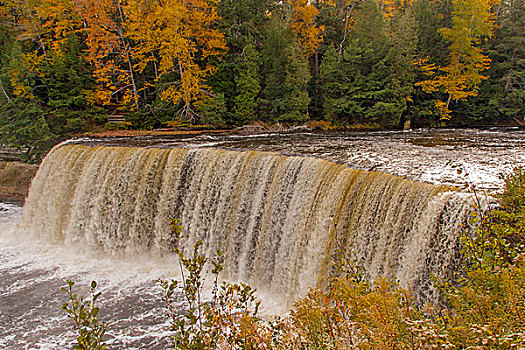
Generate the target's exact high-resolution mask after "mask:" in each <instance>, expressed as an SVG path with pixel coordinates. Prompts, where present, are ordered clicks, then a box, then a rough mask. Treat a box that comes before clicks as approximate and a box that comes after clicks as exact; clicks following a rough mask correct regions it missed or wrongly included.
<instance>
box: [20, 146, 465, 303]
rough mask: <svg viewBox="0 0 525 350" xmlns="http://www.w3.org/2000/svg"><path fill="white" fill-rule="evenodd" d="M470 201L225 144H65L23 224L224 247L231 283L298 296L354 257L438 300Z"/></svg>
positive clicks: (105, 237)
mask: <svg viewBox="0 0 525 350" xmlns="http://www.w3.org/2000/svg"><path fill="white" fill-rule="evenodd" d="M467 198H468V195H466V194H464V193H461V192H457V191H454V190H452V189H450V188H447V187H445V186H436V185H430V184H424V183H418V182H414V181H410V180H406V179H403V178H401V177H396V176H392V175H388V174H383V173H377V172H365V171H360V170H355V169H351V168H349V167H347V166H345V165H341V164H336V163H333V162H329V161H326V160H320V159H316V158H311V157H293V156H284V155H280V154H276V153H267V152H255V151H245V152H238V151H226V150H219V149H190V150H188V149H171V150H167V149H155V148H134V147H104V146H96V147H91V146H83V145H72V144H66V145H59V146H57V147H55V148H54V149H53V150H52V151H51V152H50V153H49V154H48V156H47V157H46V158H45V159H44V161H43V163H42V165H41V167H40V169H39V171H38V173H37V176H36V177H35V179H34V180H33V184H32V187H31V191H30V194H29V197H28V198H27V201H26V204H25V207H24V212H23V216H22V224H21V225H23V226H25V227H26V228H27V229H31V230H32V231H33V232H34V233H35V234H37V235H40V236H44V237H46V238H48V239H50V240H56V241H58V242H84V243H86V244H89V245H90V246H93V247H98V248H100V249H102V250H105V251H108V252H111V253H119V254H133V253H144V252H149V253H150V254H166V253H168V252H170V251H171V248H172V247H171V246H172V244H173V237H172V236H171V232H170V231H169V228H168V224H167V223H168V220H169V218H172V217H176V218H179V219H180V220H181V221H182V223H183V225H184V229H185V230H186V232H187V236H186V238H185V240H184V242H182V243H183V246H185V247H186V249H188V248H189V247H191V246H192V245H193V243H194V242H195V241H196V240H199V239H200V240H203V242H204V248H205V249H206V250H207V251H208V254H209V255H211V254H212V252H213V251H215V249H216V248H217V246H218V244H219V242H221V243H222V245H223V247H224V250H225V254H226V269H225V277H226V278H230V279H238V280H244V281H247V282H251V283H253V284H255V285H256V286H257V287H260V288H265V289H268V290H271V291H273V292H276V293H280V294H281V295H282V296H283V297H284V298H293V297H295V296H298V295H301V294H302V293H304V292H305V291H306V290H307V289H308V288H309V287H312V286H316V285H321V286H322V285H323V284H324V283H325V282H326V279H327V278H328V276H329V275H330V273H332V262H333V261H334V260H335V259H339V258H341V256H342V255H348V254H349V253H350V252H352V254H353V255H355V257H356V259H357V260H358V261H359V262H360V263H362V264H363V266H364V268H365V271H366V274H367V276H368V277H370V278H376V277H378V276H381V275H383V276H387V277H390V278H395V279H398V280H399V281H400V282H401V283H402V285H404V286H410V287H411V288H412V289H413V291H414V293H415V294H416V295H417V296H418V299H420V300H424V299H426V298H428V297H432V294H433V293H434V292H433V290H432V288H430V286H429V276H430V274H432V273H441V272H443V271H447V270H450V269H451V268H453V266H454V264H455V263H456V262H457V238H456V235H457V225H458V223H460V222H462V221H464V220H465V218H466V216H467V215H468V213H469V211H470V205H469V204H468V200H467Z"/></svg>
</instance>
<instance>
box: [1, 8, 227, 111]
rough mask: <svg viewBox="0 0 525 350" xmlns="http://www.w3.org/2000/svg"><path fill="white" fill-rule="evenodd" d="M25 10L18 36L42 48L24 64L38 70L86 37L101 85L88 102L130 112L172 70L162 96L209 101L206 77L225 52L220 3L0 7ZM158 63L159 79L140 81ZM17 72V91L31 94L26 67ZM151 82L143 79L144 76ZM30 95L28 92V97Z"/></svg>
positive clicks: (186, 103) (189, 102) (186, 104)
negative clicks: (68, 43) (73, 41)
mask: <svg viewBox="0 0 525 350" xmlns="http://www.w3.org/2000/svg"><path fill="white" fill-rule="evenodd" d="M13 7H14V8H16V10H18V11H19V12H21V13H23V14H24V16H23V22H24V23H23V25H21V26H20V37H22V38H23V40H27V39H26V38H28V39H30V40H32V41H34V42H37V43H38V46H37V47H36V48H35V49H34V50H33V51H31V52H29V53H28V54H25V55H24V57H22V61H23V62H20V63H21V65H24V66H26V67H27V68H29V69H30V70H31V71H33V72H36V73H37V74H38V71H39V70H41V69H45V61H46V60H49V59H52V57H55V56H59V55H61V50H62V47H63V45H64V44H65V42H66V41H67V40H68V37H69V36H70V35H73V34H80V35H83V36H84V38H85V39H84V42H85V45H86V49H85V60H86V61H87V62H88V63H89V64H90V65H91V67H92V69H93V75H94V77H95V80H96V83H97V88H96V89H95V90H94V91H86V92H85V93H86V96H87V97H88V99H89V100H90V101H91V102H92V103H94V104H99V105H105V106H114V107H115V108H119V109H124V110H133V109H138V108H139V104H140V93H141V91H143V90H144V89H147V88H148V87H151V86H154V85H155V83H156V82H157V81H158V80H159V79H161V78H162V77H163V76H166V75H170V74H171V75H173V74H174V75H175V76H174V77H172V76H170V80H174V81H173V82H169V83H167V84H164V85H162V86H160V87H158V88H159V89H160V91H161V97H162V99H164V100H168V101H170V102H173V103H174V104H177V103H179V102H181V101H182V103H183V105H184V110H185V111H186V112H187V113H190V112H191V108H190V106H191V105H192V104H194V103H195V102H196V101H197V100H199V99H202V98H205V97H206V96H207V94H208V89H207V87H206V85H205V83H204V81H205V78H206V77H207V76H208V75H209V74H212V73H213V71H214V68H213V66H212V65H211V64H209V62H208V61H209V58H210V57H211V56H217V55H220V54H221V53H223V52H225V50H226V44H225V40H224V36H223V34H222V33H221V32H219V31H218V30H217V29H216V28H215V27H216V22H217V21H218V20H219V16H218V15H217V12H216V1H206V0H166V1H148V0H143V1H125V0H41V1H35V2H34V3H30V2H26V3H25V4H21V3H14V2H13V4H11V3H7V2H1V3H0V11H2V13H4V12H5V13H8V12H9V11H11V10H12V8H13ZM148 65H150V66H153V69H154V71H155V82H151V81H142V82H141V84H140V86H139V83H138V82H137V81H138V80H139V77H138V75H139V74H140V73H142V72H143V71H144V70H145V69H146V68H147V66H148ZM17 71H18V70H16V69H15V70H13V72H12V74H11V76H12V79H11V80H12V83H13V85H14V86H15V87H16V86H19V88H18V89H15V94H17V92H18V95H19V96H24V95H27V93H26V92H25V90H24V88H23V87H24V84H23V82H22V81H23V77H21V76H20V75H21V74H19V73H21V72H22V71H23V69H22V68H21V69H20V70H19V72H17ZM143 80H145V79H143ZM27 97H30V96H27Z"/></svg>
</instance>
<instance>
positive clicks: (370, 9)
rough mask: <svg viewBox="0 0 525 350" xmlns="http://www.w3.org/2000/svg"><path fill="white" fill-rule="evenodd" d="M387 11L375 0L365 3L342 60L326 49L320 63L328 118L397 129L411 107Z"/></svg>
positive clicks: (399, 53)
mask: <svg viewBox="0 0 525 350" xmlns="http://www.w3.org/2000/svg"><path fill="white" fill-rule="evenodd" d="M400 55H402V51H399V52H397V53H396V52H395V51H392V48H391V44H390V41H389V38H388V36H387V34H386V32H385V21H384V16H383V14H382V13H381V12H380V11H379V9H378V7H377V3H376V2H375V1H374V0H367V1H365V2H364V3H363V4H362V6H361V8H360V9H359V11H358V12H357V13H356V16H355V27H354V29H353V31H352V33H351V37H350V41H349V43H348V45H347V47H346V48H345V50H344V51H343V54H342V55H341V56H340V57H339V58H337V56H336V53H335V52H334V49H331V50H330V51H328V52H327V55H326V57H325V61H323V64H322V65H321V76H322V79H323V84H324V85H323V90H324V99H325V102H324V109H325V115H326V117H327V118H328V119H329V120H331V121H332V122H334V123H342V124H358V123H360V124H365V125H367V126H371V127H387V128H392V127H396V126H398V125H399V123H400V120H401V114H402V113H403V112H404V110H405V109H406V100H407V97H409V95H410V89H408V91H403V89H407V87H406V85H407V84H409V82H408V83H407V82H404V81H403V79H404V80H410V79H406V78H404V77H402V76H401V75H397V74H398V73H400V72H396V71H395V69H396V66H395V65H394V63H395V62H394V61H395V60H396V59H400Z"/></svg>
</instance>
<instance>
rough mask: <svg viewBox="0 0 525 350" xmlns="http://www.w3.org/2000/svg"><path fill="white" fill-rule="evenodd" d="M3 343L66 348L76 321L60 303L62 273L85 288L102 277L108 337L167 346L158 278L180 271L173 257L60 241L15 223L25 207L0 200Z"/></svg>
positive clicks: (132, 345) (121, 344)
mask: <svg viewBox="0 0 525 350" xmlns="http://www.w3.org/2000/svg"><path fill="white" fill-rule="evenodd" d="M0 210H1V211H0V349H67V348H71V346H72V344H73V343H74V339H75V334H74V333H73V331H72V330H73V327H72V322H71V321H70V320H69V319H68V318H67V317H66V314H65V312H64V311H62V310H61V306H62V303H63V302H65V301H66V294H65V293H64V292H62V291H60V288H61V287H63V286H64V285H65V283H64V282H63V281H62V280H63V279H64V278H66V279H70V280H74V281H76V285H75V288H76V290H77V291H78V292H80V293H81V294H84V295H85V294H86V293H87V288H88V285H89V283H90V281H92V280H97V281H98V282H99V286H100V290H101V291H102V293H103V294H102V297H101V298H100V299H99V300H100V306H101V307H102V312H101V316H102V318H103V320H105V321H109V320H115V321H116V322H114V323H112V324H111V326H110V327H109V331H108V333H107V338H108V339H107V343H108V344H109V345H111V347H112V348H115V349H145V348H147V349H165V348H166V347H167V344H168V336H169V333H168V332H167V326H168V324H167V322H168V319H167V317H166V313H165V310H164V307H163V304H162V302H161V291H160V288H158V287H157V286H156V282H155V281H156V279H157V278H159V277H167V276H176V275H177V272H176V270H175V269H174V268H173V267H174V266H176V265H175V264H174V263H175V262H174V261H173V260H169V259H162V260H160V259H157V260H155V259H152V257H151V256H147V257H140V256H135V257H134V258H133V259H125V258H124V259H123V258H122V257H120V258H115V257H111V256H110V257H108V256H104V255H101V254H100V253H99V252H95V251H90V250H89V249H85V248H81V247H78V246H76V245H68V244H66V245H56V244H54V243H52V242H49V241H47V240H45V239H42V238H35V237H34V236H33V235H32V234H30V233H28V232H25V231H24V230H23V229H21V228H19V227H17V221H18V219H19V217H20V211H21V208H19V207H16V206H11V205H6V204H3V203H0Z"/></svg>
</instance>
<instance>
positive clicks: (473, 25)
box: [416, 0, 496, 119]
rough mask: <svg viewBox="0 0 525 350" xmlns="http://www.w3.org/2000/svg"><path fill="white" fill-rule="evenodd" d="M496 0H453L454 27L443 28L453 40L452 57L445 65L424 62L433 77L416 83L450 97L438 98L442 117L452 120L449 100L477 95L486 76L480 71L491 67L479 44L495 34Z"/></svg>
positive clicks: (451, 45)
mask: <svg viewBox="0 0 525 350" xmlns="http://www.w3.org/2000/svg"><path fill="white" fill-rule="evenodd" d="M495 4H496V1H495V0H454V1H453V5H454V11H453V13H452V21H453V25H452V28H442V29H441V35H442V36H443V37H444V38H445V39H447V40H448V41H450V43H451V44H450V60H449V64H448V65H447V66H445V67H437V68H436V67H433V66H429V65H423V66H422V68H423V70H424V71H425V72H426V73H427V75H432V78H431V79H428V80H424V81H421V82H419V83H417V84H416V85H417V86H421V88H422V89H423V91H425V92H429V93H431V92H436V91H442V92H444V93H445V94H446V95H447V96H448V99H447V101H446V102H444V101H436V109H437V110H438V112H439V113H440V115H441V118H442V119H450V118H451V111H450V108H449V107H450V102H451V101H452V100H454V101H457V100H461V99H465V98H468V97H469V96H476V95H477V94H478V92H477V90H478V87H479V84H480V83H481V81H482V80H484V79H487V77H485V76H483V75H481V72H483V71H484V70H486V69H488V68H489V67H490V59H489V58H488V57H487V56H485V55H483V52H482V49H481V48H480V47H479V44H480V39H481V38H482V37H490V36H492V29H493V27H494V18H493V14H492V12H491V8H492V6H493V5H495Z"/></svg>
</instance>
